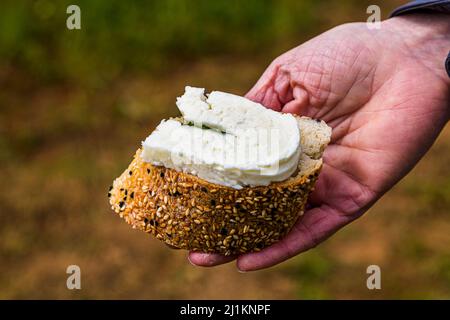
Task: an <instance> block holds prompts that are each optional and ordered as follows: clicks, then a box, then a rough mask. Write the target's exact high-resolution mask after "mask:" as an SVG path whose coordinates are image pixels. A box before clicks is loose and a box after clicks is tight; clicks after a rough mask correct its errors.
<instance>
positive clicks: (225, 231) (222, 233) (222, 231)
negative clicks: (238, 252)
mask: <svg viewBox="0 0 450 320" xmlns="http://www.w3.org/2000/svg"><path fill="white" fill-rule="evenodd" d="M220 234H221V235H223V236H226V235H227V234H228V230H227V228H222V229H220Z"/></svg>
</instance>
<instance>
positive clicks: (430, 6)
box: [391, 0, 450, 77]
mask: <svg viewBox="0 0 450 320" xmlns="http://www.w3.org/2000/svg"><path fill="white" fill-rule="evenodd" d="M432 11H434V12H443V13H448V14H450V0H435V1H429V0H416V1H411V2H409V3H407V4H405V5H403V6H401V7H398V8H397V9H395V10H394V11H393V12H392V13H391V17H395V16H399V15H402V14H407V13H412V12H432ZM449 19H450V16H449ZM445 70H446V71H447V74H448V76H449V77H450V52H449V54H448V56H447V60H445Z"/></svg>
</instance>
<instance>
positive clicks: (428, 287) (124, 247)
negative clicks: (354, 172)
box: [0, 0, 450, 299]
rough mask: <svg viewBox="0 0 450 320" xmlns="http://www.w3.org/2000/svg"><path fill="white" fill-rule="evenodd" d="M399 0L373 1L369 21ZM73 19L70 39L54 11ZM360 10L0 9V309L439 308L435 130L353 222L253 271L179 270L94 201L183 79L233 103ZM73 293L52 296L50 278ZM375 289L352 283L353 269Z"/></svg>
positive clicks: (325, 4)
mask: <svg viewBox="0 0 450 320" xmlns="http://www.w3.org/2000/svg"><path fill="white" fill-rule="evenodd" d="M401 3H403V1H382V2H380V3H379V5H380V7H381V8H382V13H383V17H387V16H388V14H389V12H390V11H391V10H392V9H393V8H395V7H396V6H398V5H399V4H401ZM69 4H78V5H79V6H80V8H81V25H82V29H81V30H73V31H71V30H68V29H67V28H66V18H67V16H68V15H67V14H66V8H67V6H68V5H69ZM369 4H374V3H373V1H361V0H346V1H337V0H332V1H317V0H303V1H300V0H281V1H256V0H247V1H233V0H231V1H230V0H228V1H181V0H180V1H177V0H165V1H147V2H144V1H119V0H107V1H106V0H105V1H88V0H85V1H49V0H37V1H11V0H2V1H1V3H0V88H1V89H0V110H1V112H0V163H1V166H0V179H1V180H2V181H3V183H4V184H3V188H2V192H1V193H0V298H3V299H4V298H25V299H28V298H181V299H183V298H192V299H194V298H199V299H206V298H223V299H230V298H235V299H241V298H266V299H271V298H274V299H277V298H288V299H297V298H300V299H304V298H313V299H315V298H450V250H449V248H450V220H449V208H450V179H449V178H450V169H449V167H448V164H449V163H450V131H449V129H448V128H447V129H446V130H444V132H443V133H442V135H441V137H440V138H439V140H438V141H437V143H436V144H435V146H434V147H433V148H432V150H431V151H430V152H429V153H428V155H427V156H426V157H425V158H424V159H423V160H422V161H421V162H420V164H419V165H418V166H417V167H416V168H415V169H414V170H413V172H412V173H411V174H410V175H408V176H407V177H406V178H405V179H404V180H403V181H402V182H401V183H400V184H399V185H397V186H396V187H395V188H394V189H393V190H392V191H391V192H390V193H389V194H388V195H386V196H385V197H384V198H383V199H381V200H380V201H379V202H378V203H377V204H376V205H375V206H374V207H373V208H372V209H371V210H370V211H369V212H368V213H367V214H366V215H365V216H364V217H363V218H361V219H360V220H358V221H356V222H355V223H353V224H352V225H350V226H348V227H347V228H345V229H344V230H342V231H341V232H339V233H338V234H337V235H336V236H334V237H333V238H332V239H330V240H329V241H327V242H326V243H324V244H322V245H321V246H319V247H318V248H316V249H314V250H312V251H310V252H308V253H305V254H302V255H300V256H298V257H296V258H294V259H291V260H289V261H288V262H286V263H283V264H281V265H279V266H277V267H274V268H271V269H269V270H264V271H259V272H254V273H247V274H240V273H238V272H237V271H236V269H235V267H234V265H233V264H228V265H225V266H221V267H217V268H214V269H201V268H195V267H193V266H191V265H190V264H189V263H188V262H187V260H186V253H185V252H183V251H173V250H169V249H167V248H166V247H165V246H164V245H163V244H161V243H160V242H159V241H157V240H155V239H153V238H151V237H150V236H149V235H147V234H145V233H142V232H138V231H134V230H132V229H131V228H129V226H128V225H126V224H125V223H124V222H123V221H122V220H121V219H119V218H118V217H117V216H116V215H115V214H113V212H112V211H111V210H110V208H109V205H108V201H107V197H106V192H107V188H108V186H109V185H110V184H111V182H112V180H113V179H114V178H115V177H116V176H118V175H119V174H120V173H121V172H122V170H123V169H124V168H125V167H126V166H127V165H128V163H129V161H130V160H131V156H132V155H133V154H134V151H135V149H136V148H137V147H138V146H139V143H140V141H141V140H142V139H144V138H145V137H146V136H147V135H148V134H149V133H150V131H151V130H152V129H153V127H154V126H155V125H156V124H157V123H159V121H160V120H161V119H162V118H163V117H167V116H173V115H176V114H177V111H176V108H175V104H174V101H175V97H176V96H178V95H180V94H181V93H182V91H183V87H184V86H185V85H186V84H190V85H198V86H202V87H206V88H208V89H218V90H223V91H230V92H233V93H236V94H244V93H245V92H246V91H247V90H248V89H249V88H250V87H251V86H252V85H253V83H254V82H255V81H256V80H257V79H258V77H259V75H260V74H261V73H262V72H263V70H264V69H265V67H266V66H267V65H268V64H269V63H270V61H271V60H272V59H273V58H275V57H276V56H277V55H279V54H281V53H282V52H284V51H285V50H287V49H289V48H291V47H293V46H296V45H298V44H300V43H302V42H303V41H305V40H307V39H309V38H311V37H313V36H315V35H318V34H320V33H321V32H323V31H325V30H327V29H329V28H331V27H333V26H336V25H338V24H341V23H345V22H351V21H364V20H366V19H367V14H366V8H367V6H368V5H369ZM70 264H77V265H79V266H80V267H81V271H82V290H81V291H69V290H68V289H67V288H66V277H67V274H66V273H65V270H66V267H67V266H68V265H70ZM370 264H377V265H379V266H380V267H381V269H382V290H379V291H369V290H367V288H366V278H367V275H366V267H367V266H368V265H370Z"/></svg>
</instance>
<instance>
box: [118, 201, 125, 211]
mask: <svg viewBox="0 0 450 320" xmlns="http://www.w3.org/2000/svg"><path fill="white" fill-rule="evenodd" d="M124 205H125V202H123V201H120V202H119V208H120V209H122V208H123V206H124Z"/></svg>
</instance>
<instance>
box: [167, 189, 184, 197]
mask: <svg viewBox="0 0 450 320" xmlns="http://www.w3.org/2000/svg"><path fill="white" fill-rule="evenodd" d="M169 194H170V195H171V196H174V197H178V196H181V193H180V192H178V190H176V191H175V192H171V191H169Z"/></svg>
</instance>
